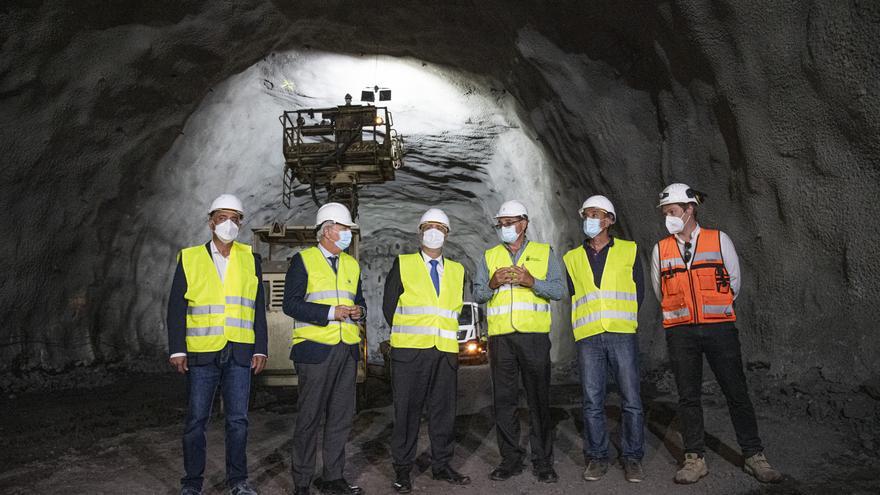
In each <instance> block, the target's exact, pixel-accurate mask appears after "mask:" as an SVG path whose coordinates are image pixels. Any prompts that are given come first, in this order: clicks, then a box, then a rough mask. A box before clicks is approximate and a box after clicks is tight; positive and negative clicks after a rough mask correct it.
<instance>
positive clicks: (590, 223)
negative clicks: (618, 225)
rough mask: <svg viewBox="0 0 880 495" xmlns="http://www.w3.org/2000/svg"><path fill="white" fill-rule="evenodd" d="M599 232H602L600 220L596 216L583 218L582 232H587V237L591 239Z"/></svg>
mask: <svg viewBox="0 0 880 495" xmlns="http://www.w3.org/2000/svg"><path fill="white" fill-rule="evenodd" d="M600 232H602V220H600V219H598V218H585V219H584V234H587V237H589V238H590V239H592V238H593V237H596V236H597V235H599V233H600Z"/></svg>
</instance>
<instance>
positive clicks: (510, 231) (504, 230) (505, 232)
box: [498, 224, 519, 244]
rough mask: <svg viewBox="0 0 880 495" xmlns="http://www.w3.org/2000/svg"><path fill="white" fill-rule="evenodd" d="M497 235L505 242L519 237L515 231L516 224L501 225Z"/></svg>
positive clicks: (513, 240)
mask: <svg viewBox="0 0 880 495" xmlns="http://www.w3.org/2000/svg"><path fill="white" fill-rule="evenodd" d="M498 237H500V238H501V242H503V243H505V244H510V243H511V242H516V240H517V239H518V238H519V233H517V231H516V224H514V225H508V226H506V227H501V230H499V231H498Z"/></svg>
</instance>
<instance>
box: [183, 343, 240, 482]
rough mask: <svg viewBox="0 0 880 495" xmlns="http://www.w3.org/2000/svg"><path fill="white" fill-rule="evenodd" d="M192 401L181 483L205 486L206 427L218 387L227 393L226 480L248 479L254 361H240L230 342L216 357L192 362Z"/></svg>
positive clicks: (189, 382)
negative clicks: (249, 403) (206, 361)
mask: <svg viewBox="0 0 880 495" xmlns="http://www.w3.org/2000/svg"><path fill="white" fill-rule="evenodd" d="M186 382H187V392H188V395H189V401H188V402H189V403H188V407H187V413H186V426H185V427H184V432H183V467H184V470H185V471H186V476H184V477H183V478H182V479H181V480H180V483H181V485H182V486H185V487H192V488H196V489H198V490H201V489H202V483H203V482H204V479H205V452H206V447H207V438H206V436H205V431H206V429H207V425H208V419H209V418H210V417H211V406H212V405H213V404H214V395H215V394H216V393H217V387H220V391H221V393H222V394H223V415H224V416H225V418H226V482H227V484H228V485H229V486H235V485H236V484H238V483H240V482H242V481H244V480H246V479H247V477H248V471H247V453H246V450H247V432H248V417H247V412H248V401H249V400H250V390H251V388H250V387H251V368H250V363H246V364H243V365H242V364H239V363H238V362H236V360H235V359H233V357H232V352H231V350H230V346H226V347H225V348H224V349H223V350H222V351H219V352H217V353H215V356H214V361H213V362H208V363H207V364H200V365H194V364H190V365H189V371H188V372H187V373H186Z"/></svg>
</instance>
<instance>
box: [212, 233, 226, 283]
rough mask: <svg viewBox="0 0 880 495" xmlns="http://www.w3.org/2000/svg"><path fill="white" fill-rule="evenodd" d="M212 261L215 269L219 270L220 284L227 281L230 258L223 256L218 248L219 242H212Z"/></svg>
mask: <svg viewBox="0 0 880 495" xmlns="http://www.w3.org/2000/svg"><path fill="white" fill-rule="evenodd" d="M211 259H212V260H214V267H216V268H217V275H220V282H225V281H226V264H227V263H228V262H229V258H228V257H226V256H223V253H221V252H220V249H218V248H217V241H216V240H213V239H212V240H211Z"/></svg>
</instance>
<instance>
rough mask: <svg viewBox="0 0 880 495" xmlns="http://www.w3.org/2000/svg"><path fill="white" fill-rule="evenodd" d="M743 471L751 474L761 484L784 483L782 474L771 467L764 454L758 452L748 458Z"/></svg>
mask: <svg viewBox="0 0 880 495" xmlns="http://www.w3.org/2000/svg"><path fill="white" fill-rule="evenodd" d="M743 471H745V472H746V473H747V474H751V475H752V476H754V477H755V479H756V480H758V481H760V482H761V483H779V482H780V481H782V473H780V472H779V471H777V470H775V469H773V467H772V466H770V463H769V462H767V458H766V457H764V453H763V452H758V453H757V454H755V455H753V456H751V457H749V458H747V459H746V462H745V464H743Z"/></svg>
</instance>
